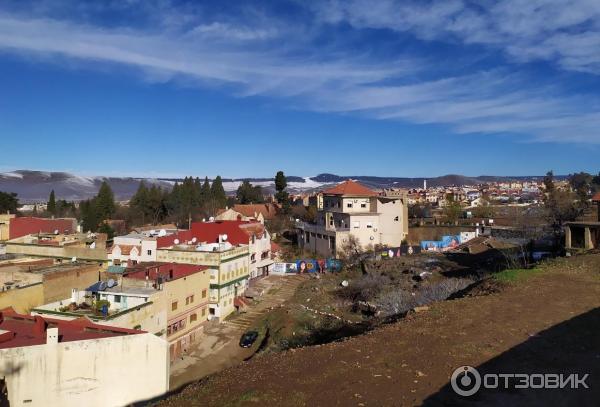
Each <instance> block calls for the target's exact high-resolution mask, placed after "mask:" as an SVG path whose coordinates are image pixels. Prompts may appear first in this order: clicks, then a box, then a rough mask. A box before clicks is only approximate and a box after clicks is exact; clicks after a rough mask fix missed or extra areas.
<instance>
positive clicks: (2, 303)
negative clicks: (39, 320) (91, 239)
mask: <svg viewBox="0 0 600 407" xmlns="http://www.w3.org/2000/svg"><path fill="white" fill-rule="evenodd" d="M100 269H101V268H100V266H98V263H64V264H56V265H41V266H36V265H35V264H34V265H30V263H28V262H12V263H7V264H6V265H5V266H0V308H6V307H9V306H11V307H13V308H14V309H15V310H17V311H18V312H29V310H31V309H32V308H34V307H38V306H40V305H43V304H47V303H49V302H54V301H58V300H61V299H63V298H66V297H68V296H70V295H71V291H72V290H73V289H75V290H81V289H84V288H86V287H88V286H90V285H91V284H94V283H95V282H97V281H98V278H99V274H100Z"/></svg>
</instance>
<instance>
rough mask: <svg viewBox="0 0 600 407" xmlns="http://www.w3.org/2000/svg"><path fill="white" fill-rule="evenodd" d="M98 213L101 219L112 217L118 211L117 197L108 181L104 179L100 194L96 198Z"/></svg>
mask: <svg viewBox="0 0 600 407" xmlns="http://www.w3.org/2000/svg"><path fill="white" fill-rule="evenodd" d="M94 201H95V206H96V214H97V216H98V217H100V219H101V220H105V219H110V218H111V217H112V215H113V214H114V213H115V211H116V205H115V197H114V195H113V192H112V189H111V188H110V185H108V182H106V181H103V182H102V185H100V190H99V191H98V195H96V197H95V198H94Z"/></svg>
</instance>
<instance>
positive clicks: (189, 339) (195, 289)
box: [123, 263, 210, 360]
mask: <svg viewBox="0 0 600 407" xmlns="http://www.w3.org/2000/svg"><path fill="white" fill-rule="evenodd" d="M123 280H128V281H131V280H138V281H144V282H151V285H152V286H153V287H156V288H157V289H159V290H162V291H163V293H164V296H165V299H164V300H165V303H166V304H165V305H166V311H167V330H166V338H167V341H168V342H169V349H170V352H169V353H170V355H171V360H173V359H175V358H177V357H178V356H180V355H181V353H182V352H185V351H186V350H187V348H188V347H189V345H190V344H192V343H194V342H196V341H197V340H198V339H200V337H201V334H202V332H203V330H204V326H205V324H206V321H208V315H209V312H208V305H209V294H208V292H209V289H210V274H209V271H208V267H205V266H197V265H192V264H175V263H150V264H140V265H137V266H135V267H133V268H128V269H127V270H126V272H125V274H124V276H123Z"/></svg>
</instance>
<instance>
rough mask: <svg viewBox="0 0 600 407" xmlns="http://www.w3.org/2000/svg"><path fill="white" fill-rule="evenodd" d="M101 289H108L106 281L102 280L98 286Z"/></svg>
mask: <svg viewBox="0 0 600 407" xmlns="http://www.w3.org/2000/svg"><path fill="white" fill-rule="evenodd" d="M98 288H99V289H100V291H104V290H106V282H104V281H100V286H99V287H98Z"/></svg>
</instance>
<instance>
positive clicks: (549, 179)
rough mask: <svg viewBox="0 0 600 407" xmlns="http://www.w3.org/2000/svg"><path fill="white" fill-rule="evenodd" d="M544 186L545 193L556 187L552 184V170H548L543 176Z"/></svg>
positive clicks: (549, 192)
mask: <svg viewBox="0 0 600 407" xmlns="http://www.w3.org/2000/svg"><path fill="white" fill-rule="evenodd" d="M544 187H545V190H546V193H547V194H551V193H552V192H553V191H554V190H555V189H556V187H555V186H554V172H552V170H550V171H548V172H547V173H546V176H545V177H544Z"/></svg>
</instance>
